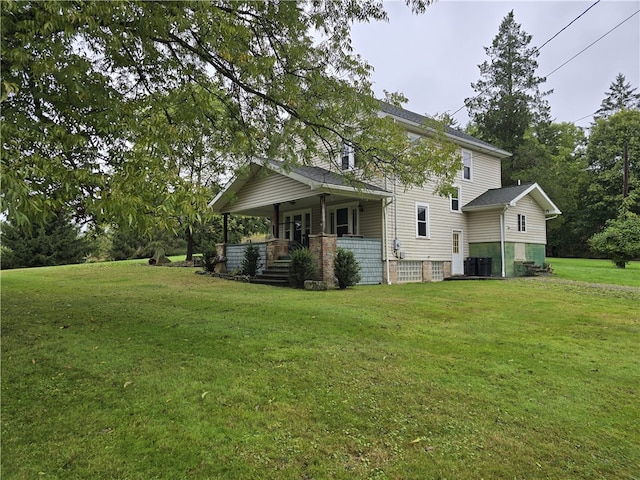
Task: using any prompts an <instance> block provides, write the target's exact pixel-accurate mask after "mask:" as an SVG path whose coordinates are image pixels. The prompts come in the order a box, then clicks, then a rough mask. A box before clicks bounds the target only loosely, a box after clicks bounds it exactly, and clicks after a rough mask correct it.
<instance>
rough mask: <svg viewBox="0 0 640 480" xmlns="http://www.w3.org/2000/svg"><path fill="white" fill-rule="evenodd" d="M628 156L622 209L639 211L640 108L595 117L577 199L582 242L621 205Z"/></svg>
mask: <svg viewBox="0 0 640 480" xmlns="http://www.w3.org/2000/svg"><path fill="white" fill-rule="evenodd" d="M625 144H626V145H627V152H628V156H629V196H628V197H627V199H626V200H625V208H626V209H627V210H629V211H631V212H633V213H635V214H640V162H638V161H637V160H636V159H638V158H640V111H638V110H624V111H621V112H618V113H615V114H613V115H611V116H610V117H607V118H601V119H599V120H597V122H596V124H595V125H594V126H593V127H592V129H591V135H590V136H589V142H588V145H587V161H588V165H589V168H588V171H587V181H585V182H584V183H583V185H582V188H581V189H580V192H579V199H580V202H581V204H582V208H581V210H580V212H579V215H578V216H577V218H576V227H577V228H578V229H579V230H580V232H581V237H582V239H583V242H586V240H587V239H588V238H590V237H591V236H592V235H594V234H595V233H597V232H598V231H600V230H602V229H603V228H604V227H605V224H606V222H607V221H608V220H610V219H614V218H616V217H618V215H619V211H620V208H621V206H622V204H623V192H622V189H623V188H622V187H623V163H624V150H625Z"/></svg>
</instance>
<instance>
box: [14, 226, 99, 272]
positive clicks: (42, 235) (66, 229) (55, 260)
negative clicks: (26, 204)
mask: <svg viewBox="0 0 640 480" xmlns="http://www.w3.org/2000/svg"><path fill="white" fill-rule="evenodd" d="M91 248H92V245H91V242H90V241H89V239H88V238H87V237H85V236H83V235H81V234H80V231H79V229H78V227H77V226H76V225H74V224H73V223H72V222H71V221H70V220H69V218H68V216H67V215H65V214H62V213H61V214H50V215H48V216H47V220H46V222H45V223H44V224H43V225H34V226H33V228H32V229H30V230H27V231H24V230H23V229H21V228H19V227H17V226H16V225H14V224H13V223H12V222H3V223H2V268H3V269H6V268H23V267H43V266H52V265H65V264H69V263H81V262H82V261H84V257H85V256H86V255H87V254H88V253H89V252H90V251H91Z"/></svg>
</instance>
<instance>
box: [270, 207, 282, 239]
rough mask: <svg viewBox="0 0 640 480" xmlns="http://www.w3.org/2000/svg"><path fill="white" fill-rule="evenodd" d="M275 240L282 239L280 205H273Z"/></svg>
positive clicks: (272, 230) (272, 226)
mask: <svg viewBox="0 0 640 480" xmlns="http://www.w3.org/2000/svg"><path fill="white" fill-rule="evenodd" d="M271 233H272V234H273V238H280V204H279V203H274V204H273V225H271Z"/></svg>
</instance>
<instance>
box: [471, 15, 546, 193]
mask: <svg viewBox="0 0 640 480" xmlns="http://www.w3.org/2000/svg"><path fill="white" fill-rule="evenodd" d="M531 39H532V37H531V35H528V34H527V33H526V32H524V31H523V30H522V28H521V25H520V24H518V23H516V21H515V18H514V14H513V10H512V11H511V12H509V13H508V14H507V16H506V17H505V18H504V19H503V20H502V23H501V24H500V28H499V30H498V35H497V36H496V37H495V38H494V39H493V42H492V44H491V46H490V47H485V51H486V53H487V55H488V57H489V60H487V61H485V62H484V63H482V64H481V65H479V66H478V67H479V68H480V75H481V79H480V80H478V82H476V83H472V84H471V86H472V87H473V89H474V91H475V92H477V95H476V96H475V97H472V98H467V99H465V104H466V106H467V109H468V111H469V116H470V118H471V120H472V123H473V125H472V128H473V130H474V132H475V133H476V134H477V135H478V136H479V137H480V138H481V139H482V140H485V141H487V142H490V143H492V144H494V145H496V146H497V147H500V148H502V149H504V150H507V151H508V152H511V153H514V156H513V157H511V161H509V160H505V161H503V174H502V176H503V182H504V183H509V180H510V179H511V178H512V176H513V174H514V173H515V172H517V171H518V170H519V169H520V165H519V164H518V155H517V150H518V148H519V147H520V146H521V145H522V143H523V139H524V135H525V132H526V130H527V128H529V127H530V126H532V125H537V124H540V123H548V122H549V119H550V116H549V104H548V102H547V101H546V100H545V99H544V97H545V96H547V95H549V94H550V93H551V92H552V91H551V90H549V91H546V92H542V91H540V85H541V84H542V83H544V82H545V80H546V79H545V78H543V77H538V76H536V74H535V72H536V69H537V68H538V62H537V61H536V58H537V56H538V50H537V49H536V48H532V47H530V46H529V44H530V43H531Z"/></svg>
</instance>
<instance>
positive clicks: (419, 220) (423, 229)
mask: <svg viewBox="0 0 640 480" xmlns="http://www.w3.org/2000/svg"><path fill="white" fill-rule="evenodd" d="M429 236H430V233H429V205H427V204H421V203H416V237H418V238H429Z"/></svg>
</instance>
